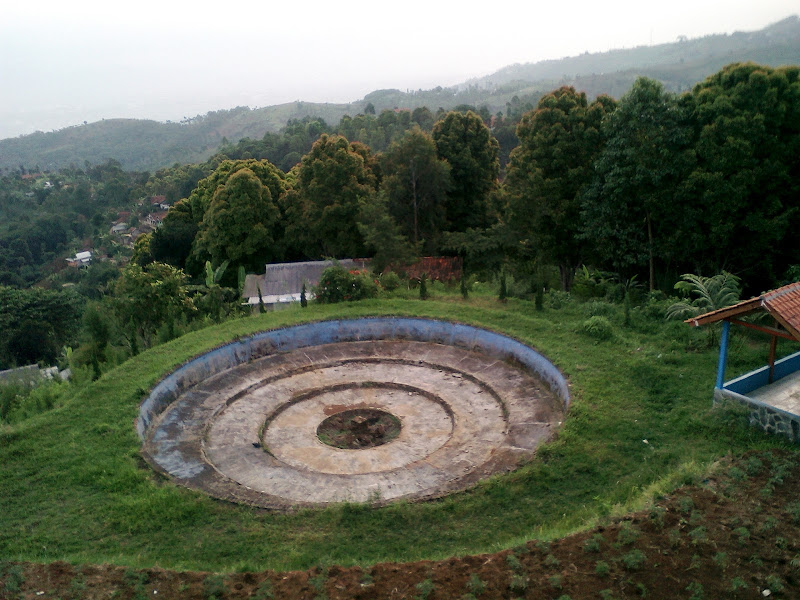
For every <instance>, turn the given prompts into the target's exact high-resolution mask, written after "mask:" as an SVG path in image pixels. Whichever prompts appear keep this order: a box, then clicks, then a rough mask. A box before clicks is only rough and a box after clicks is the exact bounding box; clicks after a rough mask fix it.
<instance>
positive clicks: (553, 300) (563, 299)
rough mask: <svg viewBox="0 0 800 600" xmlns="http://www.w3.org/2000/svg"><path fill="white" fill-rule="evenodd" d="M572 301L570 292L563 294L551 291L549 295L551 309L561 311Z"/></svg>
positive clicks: (548, 301)
mask: <svg viewBox="0 0 800 600" xmlns="http://www.w3.org/2000/svg"><path fill="white" fill-rule="evenodd" d="M569 301H570V295H569V292H562V291H559V290H550V291H549V292H548V294H547V305H548V306H549V307H550V308H554V309H555V310H559V309H561V308H564V307H565V306H566V305H567V304H568V303H569Z"/></svg>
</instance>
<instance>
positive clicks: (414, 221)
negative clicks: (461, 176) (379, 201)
mask: <svg viewBox="0 0 800 600" xmlns="http://www.w3.org/2000/svg"><path fill="white" fill-rule="evenodd" d="M381 167H382V172H383V175H384V177H383V182H382V184H381V187H382V189H383V190H384V191H385V192H386V197H387V198H388V202H389V210H390V212H391V213H392V216H394V218H395V219H396V220H397V222H398V223H399V224H400V225H401V227H402V231H403V233H404V234H405V235H406V236H407V237H408V238H409V239H410V240H411V241H412V242H413V244H414V246H418V245H419V244H420V243H422V245H423V246H424V248H425V251H426V252H427V253H430V254H433V253H435V252H436V246H437V244H436V242H437V240H438V237H439V233H440V232H441V230H442V228H443V227H444V225H445V218H446V215H445V204H446V201H447V192H448V190H449V189H450V188H451V186H452V184H451V181H450V166H449V165H448V163H447V162H446V161H444V160H442V159H440V158H439V157H438V156H437V155H436V144H435V143H434V141H433V138H431V136H429V135H428V134H426V133H425V132H423V131H422V130H421V129H419V128H418V127H415V128H413V129H411V130H409V131H407V132H406V134H405V136H404V137H403V139H402V140H401V141H399V142H395V143H394V144H392V146H391V147H390V148H389V150H388V151H387V152H386V153H385V154H384V155H383V156H382V157H381Z"/></svg>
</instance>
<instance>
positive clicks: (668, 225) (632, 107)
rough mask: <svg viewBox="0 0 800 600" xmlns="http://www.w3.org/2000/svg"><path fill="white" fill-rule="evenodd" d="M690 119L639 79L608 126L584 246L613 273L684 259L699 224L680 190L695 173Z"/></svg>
mask: <svg viewBox="0 0 800 600" xmlns="http://www.w3.org/2000/svg"><path fill="white" fill-rule="evenodd" d="M688 116H689V115H688V113H687V111H686V110H685V108H684V107H683V106H682V105H681V104H680V103H679V102H678V100H677V99H676V98H675V97H674V96H673V95H672V94H669V93H666V92H665V91H664V89H663V86H662V85H661V84H660V83H659V82H657V81H654V80H652V79H647V78H644V77H641V78H639V79H637V80H636V82H635V83H634V85H633V87H632V89H631V90H630V92H628V93H627V94H626V95H625V96H624V97H623V98H622V100H621V101H620V103H619V105H618V107H617V109H616V110H615V111H614V112H613V113H611V115H610V116H609V118H608V120H607V121H606V122H605V126H604V128H603V133H604V134H605V135H606V137H607V142H606V145H605V147H604V149H603V150H602V152H601V153H600V154H599V156H598V158H597V161H596V163H595V177H594V179H593V181H592V183H591V185H590V186H588V187H587V188H586V190H585V193H584V194H583V213H582V215H583V227H584V236H585V239H586V240H588V241H589V242H591V244H592V246H593V248H594V250H595V252H596V253H597V255H598V256H599V257H600V259H601V260H602V261H604V262H606V263H609V264H610V265H611V267H612V269H613V270H615V271H618V272H620V273H630V272H631V270H638V269H641V268H647V269H648V272H649V282H650V289H651V290H653V289H654V287H655V263H656V257H658V259H659V260H660V261H661V262H662V264H669V263H670V262H674V261H676V260H679V259H680V258H682V257H684V256H686V253H687V249H688V248H690V247H691V242H690V239H691V236H692V235H693V233H692V232H693V230H694V228H695V224H694V223H693V218H692V211H691V209H690V207H689V206H688V204H687V197H686V195H685V194H684V193H683V192H682V185H683V183H684V181H685V179H686V177H687V175H688V173H689V171H690V169H691V168H692V167H693V165H694V149H693V147H692V135H691V129H690V127H689V120H688Z"/></svg>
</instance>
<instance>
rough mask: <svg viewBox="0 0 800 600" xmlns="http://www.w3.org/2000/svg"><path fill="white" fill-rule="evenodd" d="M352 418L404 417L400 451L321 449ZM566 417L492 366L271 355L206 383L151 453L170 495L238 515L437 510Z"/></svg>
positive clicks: (437, 359)
mask: <svg viewBox="0 0 800 600" xmlns="http://www.w3.org/2000/svg"><path fill="white" fill-rule="evenodd" d="M459 327H464V326H459ZM479 331H480V330H479ZM517 343H518V342H517ZM358 407H365V408H377V409H381V410H385V411H387V412H390V413H391V414H393V415H395V416H396V417H398V418H399V419H400V421H401V423H402V430H401V433H400V435H399V436H398V438H397V439H395V440H393V441H392V442H389V443H387V444H384V445H382V446H376V447H373V448H368V449H361V450H343V449H338V448H333V447H331V446H327V445H325V444H323V443H322V442H320V441H319V440H318V439H317V437H316V429H317V427H318V425H319V424H320V423H321V422H322V421H323V420H324V419H325V418H327V417H328V416H330V415H331V414H334V413H336V412H341V411H343V410H349V409H352V408H358ZM563 415H564V401H563V400H562V399H561V398H558V397H556V396H555V395H554V394H553V393H551V392H550V390H549V389H548V388H547V386H545V385H544V384H543V383H542V382H541V380H539V379H538V378H536V377H534V376H532V375H531V373H530V372H529V371H528V370H527V369H524V368H520V367H519V366H518V365H517V366H512V364H511V363H509V362H506V361H503V360H499V359H498V358H497V357H495V356H491V355H487V354H485V353H482V352H476V351H474V350H469V349H465V348H463V347H455V346H451V345H443V344H439V343H430V342H418V341H407V340H406V341H403V340H394V341H388V340H379V341H351V342H342V343H335V344H323V345H317V346H311V347H301V348H299V349H296V350H294V351H290V352H284V353H279V354H271V355H268V356H265V357H263V358H259V359H256V360H251V361H250V362H245V363H243V364H240V365H238V366H235V367H233V368H228V369H224V370H222V371H221V372H220V373H217V374H216V375H212V376H210V377H208V378H207V379H205V380H201V381H200V382H199V383H197V384H195V385H193V386H192V387H189V388H188V389H186V390H185V391H184V392H183V393H181V394H176V399H175V400H174V401H173V402H172V403H171V404H169V405H168V407H167V409H166V410H164V411H163V412H162V413H161V414H160V415H159V416H158V417H157V418H155V419H152V417H151V424H150V426H149V428H148V429H147V434H148V435H147V437H146V439H145V443H144V446H143V450H144V455H145V457H146V458H147V460H148V461H149V462H150V463H151V464H152V465H153V466H154V467H156V468H157V469H158V470H160V471H162V472H164V473H165V474H167V475H169V476H170V477H172V478H173V479H174V480H175V481H176V482H178V483H180V484H183V485H186V486H188V487H192V488H195V489H199V490H203V491H205V492H207V493H209V494H211V495H213V496H216V497H220V498H224V499H229V500H233V501H237V502H246V503H249V504H254V505H257V506H263V507H274V508H291V507H295V506H312V505H325V504H328V503H332V502H341V501H355V502H364V501H372V502H378V503H386V502H391V501H394V500H398V499H422V498H429V497H436V496H441V495H444V494H447V493H450V492H452V491H455V490H459V489H463V488H465V487H468V486H469V485H471V484H473V483H474V482H476V481H478V480H479V479H481V478H483V477H486V476H488V475H490V474H492V473H497V472H502V471H507V470H510V469H513V468H515V467H516V466H517V465H518V464H519V463H520V461H522V460H525V459H526V458H529V457H530V456H531V455H532V454H533V452H534V451H535V448H536V447H537V445H538V444H539V443H541V441H543V440H544V439H546V438H548V437H549V436H550V435H552V433H553V432H554V430H555V429H556V428H557V427H558V425H559V424H560V422H561V421H562V420H563Z"/></svg>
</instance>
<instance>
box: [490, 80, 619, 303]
mask: <svg viewBox="0 0 800 600" xmlns="http://www.w3.org/2000/svg"><path fill="white" fill-rule="evenodd" d="M615 104H616V103H615V102H614V101H613V100H612V99H611V98H608V97H607V96H602V97H600V98H598V99H597V100H595V101H594V102H592V103H591V104H589V103H588V102H587V100H586V94H584V93H580V94H579V93H578V92H576V91H575V88H572V87H562V88H559V89H558V90H555V91H554V92H551V93H550V94H547V95H546V96H544V97H543V98H542V99H541V100H540V101H539V106H538V107H537V109H536V110H535V111H532V112H530V113H527V114H526V115H525V116H523V117H522V121H521V122H520V124H519V127H517V136H518V138H519V140H520V145H519V146H518V147H517V148H516V149H515V150H514V151H513V152H512V153H511V160H510V162H509V166H508V174H507V179H506V188H505V189H506V191H507V194H508V202H509V223H510V224H511V226H512V227H513V229H514V230H515V231H516V232H517V234H518V235H519V237H520V239H521V240H524V242H525V244H526V246H535V247H536V249H537V250H538V252H540V253H541V254H542V256H543V258H544V259H545V260H547V261H549V262H552V263H554V264H556V265H558V267H559V270H560V273H561V283H562V287H563V289H564V290H567V291H569V288H570V285H571V282H572V274H573V273H574V272H575V269H576V268H577V267H578V266H580V264H581V263H582V262H583V261H584V260H585V259H586V258H587V245H588V244H587V242H586V240H584V239H582V238H581V237H580V235H579V234H580V231H581V219H580V210H581V198H580V193H581V191H582V190H583V188H584V187H585V186H586V185H587V184H588V182H589V181H590V179H591V173H592V165H593V161H594V158H595V156H596V155H597V153H598V152H599V151H600V150H601V149H602V146H603V136H602V134H601V131H600V129H601V127H600V125H601V123H602V120H603V118H604V117H605V116H606V115H607V114H608V113H610V112H612V111H613V110H614V108H615Z"/></svg>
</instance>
